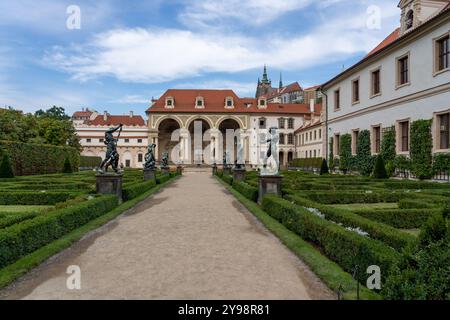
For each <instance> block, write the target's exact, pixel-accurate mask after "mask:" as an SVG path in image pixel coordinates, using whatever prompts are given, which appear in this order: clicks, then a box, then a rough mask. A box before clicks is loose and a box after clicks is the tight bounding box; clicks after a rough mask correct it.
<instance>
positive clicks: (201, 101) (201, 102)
mask: <svg viewBox="0 0 450 320" xmlns="http://www.w3.org/2000/svg"><path fill="white" fill-rule="evenodd" d="M195 107H196V108H198V109H201V108H204V107H205V101H204V99H203V97H197V99H195Z"/></svg>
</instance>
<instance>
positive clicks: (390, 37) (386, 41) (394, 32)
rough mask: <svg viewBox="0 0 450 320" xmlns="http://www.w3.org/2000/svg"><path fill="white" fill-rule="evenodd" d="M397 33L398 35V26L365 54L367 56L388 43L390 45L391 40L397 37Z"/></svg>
mask: <svg viewBox="0 0 450 320" xmlns="http://www.w3.org/2000/svg"><path fill="white" fill-rule="evenodd" d="M399 35H400V28H397V29H395V30H394V31H393V32H392V33H391V34H390V35H388V36H387V38H386V39H384V40H383V41H381V43H380V44H379V45H377V46H376V47H375V48H374V49H373V50H372V51H370V52H369V53H368V54H367V57H369V56H371V55H373V54H375V53H377V52H378V51H380V50H382V49H383V48H385V47H387V46H388V45H390V44H391V43H392V42H394V41H395V40H397V39H398V37H399Z"/></svg>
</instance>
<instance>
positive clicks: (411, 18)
mask: <svg viewBox="0 0 450 320" xmlns="http://www.w3.org/2000/svg"><path fill="white" fill-rule="evenodd" d="M413 24H414V11H413V10H409V11H408V13H407V14H406V18H405V27H406V30H408V29H411V28H412V27H413Z"/></svg>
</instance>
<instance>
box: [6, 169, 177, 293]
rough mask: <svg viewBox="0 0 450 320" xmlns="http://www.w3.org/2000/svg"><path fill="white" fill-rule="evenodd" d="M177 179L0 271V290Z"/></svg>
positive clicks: (157, 186) (159, 185) (158, 186)
mask: <svg viewBox="0 0 450 320" xmlns="http://www.w3.org/2000/svg"><path fill="white" fill-rule="evenodd" d="M178 177H179V176H176V177H174V178H172V179H170V180H168V181H166V182H165V183H162V184H158V185H156V186H155V187H154V188H152V189H150V190H149V191H147V192H145V193H143V194H142V195H140V196H138V197H137V198H134V199H132V200H130V201H127V202H124V203H122V204H121V205H119V206H118V207H116V208H115V209H113V210H112V211H110V212H108V213H106V214H104V215H102V216H101V217H99V218H97V219H95V220H92V221H90V222H88V223H87V224H85V225H84V226H82V227H80V228H78V229H76V230H74V231H72V232H71V233H69V234H67V235H65V236H63V237H61V238H59V239H58V240H55V241H53V242H52V243H49V244H48V245H46V246H44V247H42V248H39V249H38V250H36V251H34V252H33V253H30V254H29V255H26V256H24V257H23V258H21V259H19V260H17V261H16V262H14V263H13V264H11V265H9V266H7V267H5V268H3V269H0V289H1V288H4V287H6V286H7V285H9V284H10V283H11V282H13V281H14V280H16V279H17V278H19V277H20V276H22V275H24V274H25V273H27V272H28V271H30V270H31V269H33V268H35V267H37V266H38V265H40V264H41V263H42V262H44V261H45V260H47V259H48V258H50V257H51V256H53V255H55V254H57V253H58V252H60V251H62V250H64V249H66V248H68V247H70V246H71V245H72V244H73V243H75V242H77V241H78V240H80V239H81V238H82V237H83V236H84V235H85V234H87V233H88V232H90V231H92V230H95V229H98V228H99V227H101V226H102V225H104V224H106V223H107V222H109V221H111V220H113V219H114V218H116V217H118V216H119V215H121V214H122V213H124V212H125V211H127V210H129V209H131V208H133V207H134V206H135V205H137V204H138V203H139V202H141V201H143V200H145V199H146V198H147V197H149V196H150V195H152V194H154V193H155V192H157V191H159V190H160V189H161V188H163V187H165V186H167V185H168V184H170V183H172V182H173V181H175V180H176V179H177V178H178Z"/></svg>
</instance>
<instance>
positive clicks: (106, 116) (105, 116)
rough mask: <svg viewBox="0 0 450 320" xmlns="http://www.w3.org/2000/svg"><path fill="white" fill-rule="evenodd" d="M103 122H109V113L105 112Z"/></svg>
mask: <svg viewBox="0 0 450 320" xmlns="http://www.w3.org/2000/svg"><path fill="white" fill-rule="evenodd" d="M103 120H104V121H106V120H108V112H107V111H104V112H103Z"/></svg>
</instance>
